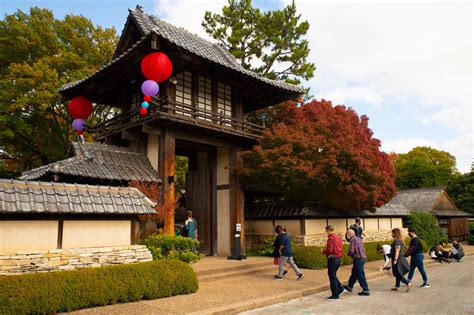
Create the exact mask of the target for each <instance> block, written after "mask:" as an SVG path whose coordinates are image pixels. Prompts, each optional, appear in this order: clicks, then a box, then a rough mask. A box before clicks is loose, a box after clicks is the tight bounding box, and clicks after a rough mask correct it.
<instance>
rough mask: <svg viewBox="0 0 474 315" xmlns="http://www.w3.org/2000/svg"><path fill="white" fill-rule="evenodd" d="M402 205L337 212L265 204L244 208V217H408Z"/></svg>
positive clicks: (303, 205) (306, 204)
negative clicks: (372, 210) (372, 209)
mask: <svg viewBox="0 0 474 315" xmlns="http://www.w3.org/2000/svg"><path fill="white" fill-rule="evenodd" d="M409 213H410V212H409V210H408V209H407V208H405V207H404V206H403V205H398V204H393V203H387V204H385V205H383V206H381V207H378V208H376V209H375V212H371V211H368V210H361V211H356V210H338V209H333V208H327V207H323V206H320V205H318V204H317V203H315V202H289V201H277V202H265V203H254V204H251V205H246V206H245V217H246V218H249V219H275V218H350V217H402V216H407V215H409Z"/></svg>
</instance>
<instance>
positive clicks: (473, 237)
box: [467, 234, 474, 245]
mask: <svg viewBox="0 0 474 315" xmlns="http://www.w3.org/2000/svg"><path fill="white" fill-rule="evenodd" d="M467 243H468V244H469V245H474V234H471V236H469V239H468V240H467Z"/></svg>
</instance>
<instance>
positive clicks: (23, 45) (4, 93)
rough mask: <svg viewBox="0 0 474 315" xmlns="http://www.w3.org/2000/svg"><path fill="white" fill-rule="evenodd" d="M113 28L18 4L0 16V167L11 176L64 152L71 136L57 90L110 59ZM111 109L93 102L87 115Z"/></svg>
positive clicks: (97, 115)
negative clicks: (91, 110) (91, 112)
mask: <svg viewBox="0 0 474 315" xmlns="http://www.w3.org/2000/svg"><path fill="white" fill-rule="evenodd" d="M116 42H117V36H116V34H115V29H113V28H112V29H109V28H106V29H103V28H101V27H100V26H94V24H93V23H92V21H90V20H88V19H86V18H85V17H83V16H75V15H67V16H66V17H65V18H64V19H63V20H58V19H56V18H55V17H54V15H53V12H52V11H50V10H47V9H41V8H37V7H34V8H31V9H30V12H29V13H25V12H23V11H21V10H18V11H17V12H16V13H14V14H10V15H5V17H4V19H3V20H1V21H0V160H1V161H2V163H0V172H2V173H3V174H1V175H3V176H5V175H7V176H13V175H14V174H16V173H17V172H21V171H23V170H25V169H29V168H32V167H36V166H40V165H43V164H46V163H50V162H53V161H56V160H59V159H62V158H64V157H65V156H66V154H67V150H68V143H69V141H70V140H71V139H72V138H73V137H74V134H73V133H72V132H71V131H72V130H71V128H70V124H71V118H70V117H69V115H68V112H67V107H66V104H64V103H63V102H61V100H60V95H59V93H58V90H59V89H60V87H61V86H62V85H64V84H65V83H68V82H71V81H74V80H78V79H82V78H83V77H85V76H87V75H89V74H91V73H92V72H94V71H95V70H96V69H97V68H99V67H100V66H102V65H103V64H104V63H106V62H108V61H109V60H110V58H111V57H112V54H113V52H114V48H115V44H116ZM108 111H109V109H106V108H105V107H103V106H100V105H99V106H95V110H94V114H93V117H92V118H91V119H102V118H103V117H105V116H107V115H108Z"/></svg>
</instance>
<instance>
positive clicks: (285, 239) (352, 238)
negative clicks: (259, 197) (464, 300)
mask: <svg viewBox="0 0 474 315" xmlns="http://www.w3.org/2000/svg"><path fill="white" fill-rule="evenodd" d="M275 232H276V233H277V234H278V236H277V237H276V239H275V244H274V245H275V250H274V257H275V264H277V265H278V275H276V276H274V279H275V280H283V276H284V275H285V274H286V273H287V272H288V271H286V270H285V269H284V266H285V264H286V263H288V264H289V265H290V267H291V268H292V269H293V270H294V272H295V274H296V276H297V280H301V279H302V278H303V273H302V272H301V270H300V269H299V268H298V266H297V265H296V264H295V263H294V261H293V251H292V249H291V241H290V237H289V236H288V234H287V233H286V229H285V227H284V226H280V225H277V226H276V228H275ZM326 233H327V235H328V238H327V243H326V247H325V248H323V249H321V252H322V253H323V254H325V255H326V256H327V260H328V277H329V283H330V289H331V296H329V297H328V299H330V300H338V299H339V297H340V295H341V294H343V293H346V292H348V293H350V292H352V291H353V290H354V285H355V284H356V282H358V283H359V285H360V287H361V288H362V291H360V292H358V295H360V296H369V295H370V290H369V286H368V284H367V279H366V277H365V271H364V265H365V262H366V259H367V256H366V252H365V248H364V243H363V237H364V235H365V234H364V230H363V229H362V227H361V226H360V219H356V223H355V224H354V225H352V226H351V227H350V228H349V229H348V230H347V231H346V240H347V241H348V242H349V252H348V256H350V257H351V258H352V261H353V262H352V271H351V275H350V277H349V280H348V282H347V284H345V285H342V284H341V282H340V281H339V279H338V277H337V271H338V269H339V267H340V265H341V258H342V239H341V237H340V236H339V235H338V234H337V233H336V232H335V229H334V227H333V226H332V225H328V226H326ZM408 235H409V237H410V238H411V241H410V245H409V247H408V249H407V250H406V251H405V245H404V242H403V236H402V232H401V230H400V229H399V228H395V229H393V230H392V238H393V242H392V244H391V245H383V246H379V247H378V250H379V251H380V252H383V253H384V257H385V264H384V267H383V269H388V270H390V269H392V273H393V276H394V277H395V285H394V287H393V288H392V289H391V290H393V291H398V290H399V289H400V286H401V284H402V283H403V284H404V285H405V287H406V291H407V292H408V291H409V290H410V289H411V287H412V283H411V282H412V279H413V276H414V274H415V270H416V269H418V270H419V272H420V273H421V277H422V279H423V284H422V285H421V286H420V287H421V288H429V287H430V284H429V282H428V277H427V275H426V271H425V268H424V254H423V245H422V243H421V241H420V239H419V238H418V236H417V235H416V229H413V228H412V229H409V230H408ZM406 257H411V260H410V263H408V261H407V259H406ZM389 262H391V266H390V267H389V266H388V264H389ZM407 273H408V278H405V275H406V274H407Z"/></svg>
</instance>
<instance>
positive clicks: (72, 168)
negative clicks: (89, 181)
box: [20, 142, 160, 182]
mask: <svg viewBox="0 0 474 315" xmlns="http://www.w3.org/2000/svg"><path fill="white" fill-rule="evenodd" d="M72 145H73V149H74V157H71V158H68V159H65V160H62V161H58V162H54V163H51V164H48V165H44V166H41V167H38V168H35V169H32V170H30V171H26V172H23V173H22V175H21V177H20V179H22V180H37V179H40V178H42V177H43V176H45V175H47V174H51V173H53V174H64V175H71V176H78V177H87V178H94V179H105V180H115V181H131V180H139V181H145V182H160V180H159V179H158V175H157V173H156V171H155V170H154V169H153V167H152V166H151V164H150V161H149V160H148V158H147V157H146V156H144V155H143V154H141V153H139V152H135V151H132V150H131V149H129V148H125V147H119V146H114V145H107V144H100V143H90V142H85V143H84V144H82V143H79V142H73V144H72Z"/></svg>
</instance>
